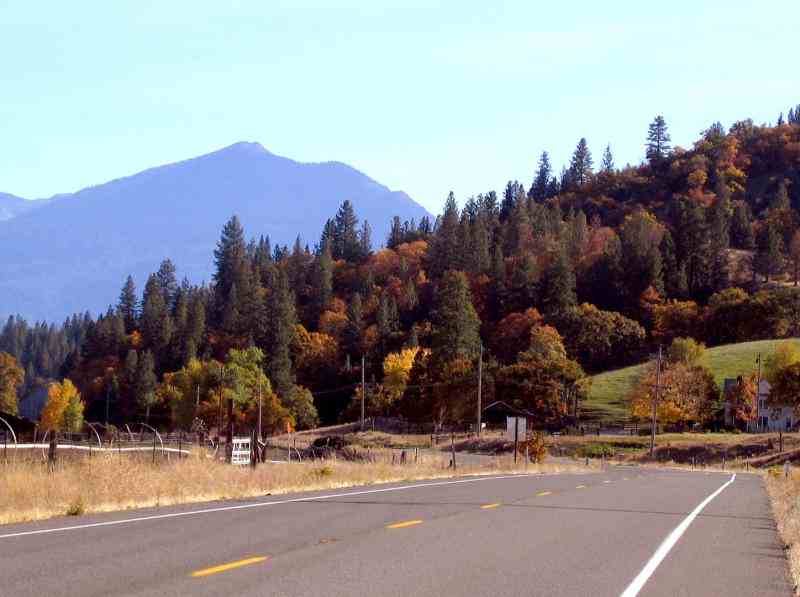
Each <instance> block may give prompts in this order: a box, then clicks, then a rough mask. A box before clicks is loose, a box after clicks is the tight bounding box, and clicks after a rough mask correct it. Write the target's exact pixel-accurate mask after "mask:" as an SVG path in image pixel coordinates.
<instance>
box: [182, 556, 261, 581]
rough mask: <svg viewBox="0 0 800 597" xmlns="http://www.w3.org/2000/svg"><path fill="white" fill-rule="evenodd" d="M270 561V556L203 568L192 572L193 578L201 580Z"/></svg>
mask: <svg viewBox="0 0 800 597" xmlns="http://www.w3.org/2000/svg"><path fill="white" fill-rule="evenodd" d="M268 559H269V556H256V557H252V558H245V559H244V560H237V561H235V562H230V563H228V564H220V565H219V566H212V567H211V568H203V569H202V570H195V571H194V572H192V576H193V577H195V578H199V577H202V576H210V575H211V574H219V573H220V572H227V571H228V570H234V569H236V568H241V567H242V566H250V565H251V564H258V563H260V562H265V561H267V560H268Z"/></svg>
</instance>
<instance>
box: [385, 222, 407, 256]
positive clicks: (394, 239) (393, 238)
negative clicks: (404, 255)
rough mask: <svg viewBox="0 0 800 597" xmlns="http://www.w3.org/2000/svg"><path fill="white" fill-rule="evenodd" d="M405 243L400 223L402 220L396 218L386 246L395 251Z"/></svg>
mask: <svg viewBox="0 0 800 597" xmlns="http://www.w3.org/2000/svg"><path fill="white" fill-rule="evenodd" d="M402 243H403V226H402V224H401V223H400V218H399V217H398V216H394V217H393V218H392V226H391V228H390V229H389V238H388V239H387V241H386V246H387V247H388V248H389V249H395V248H397V247H398V246H399V245H401V244H402Z"/></svg>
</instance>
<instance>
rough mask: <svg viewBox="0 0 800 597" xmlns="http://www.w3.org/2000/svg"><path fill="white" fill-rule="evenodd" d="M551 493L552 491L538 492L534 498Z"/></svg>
mask: <svg viewBox="0 0 800 597" xmlns="http://www.w3.org/2000/svg"><path fill="white" fill-rule="evenodd" d="M552 493H553V492H552V491H540V492H539V493H537V494H536V497H542V496H545V495H551V494H552Z"/></svg>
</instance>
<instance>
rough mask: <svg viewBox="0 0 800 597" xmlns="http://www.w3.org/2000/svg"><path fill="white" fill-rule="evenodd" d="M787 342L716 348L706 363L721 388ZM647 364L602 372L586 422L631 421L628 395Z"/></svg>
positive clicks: (708, 353)
mask: <svg viewBox="0 0 800 597" xmlns="http://www.w3.org/2000/svg"><path fill="white" fill-rule="evenodd" d="M784 342H796V340H793V339H786V340H759V341H755V342H741V343H738V344H727V345H724V346H716V347H714V348H709V349H708V350H707V351H706V364H707V365H708V366H709V367H710V368H711V371H713V373H714V379H715V381H716V382H717V385H719V386H720V387H722V383H723V380H725V379H726V378H733V377H736V376H737V375H743V374H747V373H750V372H751V371H753V370H754V369H755V366H756V355H757V354H758V353H761V356H762V358H764V359H765V358H766V357H767V356H769V355H770V354H772V353H774V352H775V347H776V346H778V344H781V343H784ZM645 366H646V365H645V364H642V365H634V366H633V367H625V368H624V369H617V370H615V371H607V372H605V373H600V374H598V375H595V376H593V377H592V378H591V381H592V387H591V390H590V393H589V399H588V400H587V401H586V402H585V403H584V404H583V405H582V412H583V419H584V420H586V421H593V422H595V421H596V422H604V423H614V424H617V423H622V422H624V421H627V420H628V417H629V412H630V411H629V405H628V402H627V400H626V395H627V394H628V392H629V391H630V390H631V388H632V387H633V385H634V384H635V383H636V380H637V378H638V377H639V375H641V373H642V371H643V369H644V368H645Z"/></svg>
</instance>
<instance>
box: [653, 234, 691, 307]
mask: <svg viewBox="0 0 800 597" xmlns="http://www.w3.org/2000/svg"><path fill="white" fill-rule="evenodd" d="M659 249H660V250H661V263H662V271H663V277H664V290H665V292H666V293H667V296H668V297H672V298H683V297H684V296H685V295H686V292H687V288H686V271H685V270H684V271H683V275H681V268H680V267H679V265H678V258H677V254H676V251H675V241H674V240H673V238H672V233H671V232H670V231H669V230H665V231H664V235H663V236H662V237H661V243H660V244H659Z"/></svg>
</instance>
